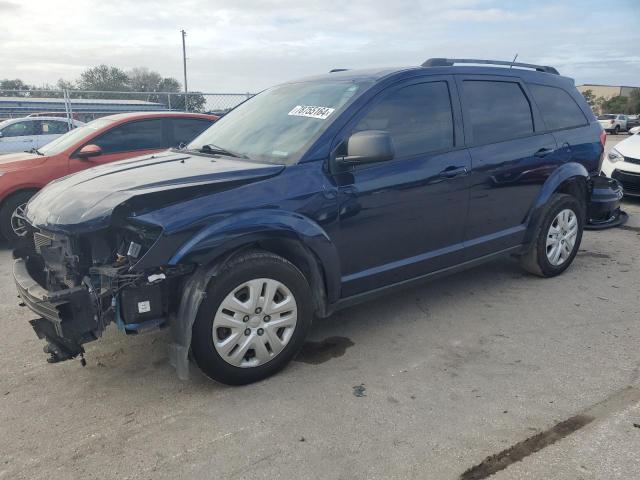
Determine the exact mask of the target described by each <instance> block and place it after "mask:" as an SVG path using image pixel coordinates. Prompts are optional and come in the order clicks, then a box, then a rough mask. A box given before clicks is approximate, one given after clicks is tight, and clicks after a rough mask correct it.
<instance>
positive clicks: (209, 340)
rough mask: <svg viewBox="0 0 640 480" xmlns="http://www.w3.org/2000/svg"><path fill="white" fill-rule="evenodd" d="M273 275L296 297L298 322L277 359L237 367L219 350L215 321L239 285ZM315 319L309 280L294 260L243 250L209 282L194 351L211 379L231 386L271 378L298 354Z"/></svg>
mask: <svg viewBox="0 0 640 480" xmlns="http://www.w3.org/2000/svg"><path fill="white" fill-rule="evenodd" d="M258 278H269V279H273V280H276V281H278V282H281V283H282V284H283V285H285V286H286V287H287V288H288V289H289V290H290V292H291V293H292V295H293V296H294V298H295V301H296V305H297V322H296V325H295V329H294V331H293V333H292V336H291V338H290V340H289V341H288V343H287V345H286V346H285V347H284V349H283V350H282V351H281V352H280V353H279V354H277V355H276V356H275V357H274V358H272V359H271V360H269V361H268V362H266V363H263V364H262V365H259V366H255V367H248V368H243V367H237V366H234V365H231V364H230V363H227V361H226V360H224V359H223V358H222V357H221V356H220V354H219V353H218V352H217V351H216V348H215V346H214V341H213V321H214V316H215V315H216V312H217V311H218V308H219V307H220V304H221V303H222V302H223V300H224V299H225V297H226V296H227V295H228V294H229V293H231V292H232V291H233V290H234V289H235V288H237V287H238V286H239V285H242V284H243V283H244V282H248V281H249V280H252V279H258ZM312 318H313V309H312V298H311V289H310V287H309V282H308V281H307V279H306V278H305V276H304V275H303V274H302V272H301V271H300V270H298V269H297V268H296V267H295V266H294V265H293V264H292V263H290V262H289V261H287V260H286V259H284V258H282V257H280V256H278V255H275V254H273V253H270V252H266V251H250V252H246V253H241V254H239V255H238V256H236V257H234V258H233V259H231V260H230V261H229V262H228V263H227V264H226V265H225V266H224V267H223V268H222V270H221V271H220V273H219V274H218V275H217V276H216V277H215V278H214V279H213V280H212V281H211V282H210V283H209V286H208V287H207V294H206V297H205V299H204V300H203V301H202V304H201V305H200V309H199V310H198V314H197V316H196V320H195V323H194V325H193V337H192V340H191V353H192V355H193V358H194V360H195V362H196V363H197V364H198V366H199V367H200V369H201V370H202V371H203V372H204V373H205V374H206V375H207V376H208V377H209V378H211V379H213V380H216V381H218V382H220V383H224V384H227V385H244V384H248V383H252V382H256V381H259V380H262V379H264V378H267V377H269V376H271V375H273V374H275V373H277V372H278V371H280V370H282V369H283V368H284V367H285V366H286V365H287V364H288V363H289V362H290V361H291V360H292V359H293V358H294V356H295V355H296V354H297V353H298V351H299V350H300V348H301V347H302V345H303V344H304V341H305V339H306V336H307V333H308V331H309V328H310V326H311V322H312Z"/></svg>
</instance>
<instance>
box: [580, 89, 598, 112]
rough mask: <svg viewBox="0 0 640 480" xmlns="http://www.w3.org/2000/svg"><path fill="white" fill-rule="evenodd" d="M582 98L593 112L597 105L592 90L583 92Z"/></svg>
mask: <svg viewBox="0 0 640 480" xmlns="http://www.w3.org/2000/svg"><path fill="white" fill-rule="evenodd" d="M582 96H583V97H584V99H585V100H586V101H587V103H588V104H589V106H590V107H591V109H592V110H593V109H594V108H595V107H596V105H597V103H596V96H595V95H594V93H593V90H585V91H584V92H582Z"/></svg>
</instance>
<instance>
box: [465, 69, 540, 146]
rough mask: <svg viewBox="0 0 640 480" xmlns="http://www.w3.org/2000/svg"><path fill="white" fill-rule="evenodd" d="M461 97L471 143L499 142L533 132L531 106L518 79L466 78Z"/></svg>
mask: <svg viewBox="0 0 640 480" xmlns="http://www.w3.org/2000/svg"><path fill="white" fill-rule="evenodd" d="M463 98H464V102H465V105H466V109H467V113H468V115H469V119H468V120H469V122H470V123H471V131H472V133H473V140H474V143H476V144H484V143H493V142H500V141H503V140H509V139H511V138H516V137H521V136H524V135H528V134H531V133H533V118H532V117H531V106H530V105H529V102H528V101H527V98H526V97H525V95H524V92H523V91H522V89H521V88H520V85H518V84H517V83H513V82H491V81H477V80H466V81H465V82H464V88H463Z"/></svg>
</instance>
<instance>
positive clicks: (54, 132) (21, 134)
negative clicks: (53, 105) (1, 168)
mask: <svg viewBox="0 0 640 480" xmlns="http://www.w3.org/2000/svg"><path fill="white" fill-rule="evenodd" d="M72 124H73V126H74V127H79V126H80V125H84V123H82V122H79V121H77V120H72ZM68 131H69V123H68V122H67V119H66V118H62V117H24V118H11V119H9V120H5V121H4V122H0V154H2V153H13V152H26V151H29V150H32V149H34V148H36V149H37V148H40V147H42V146H44V145H46V144H47V143H49V142H50V141H51V140H53V139H55V138H58V137H59V136H60V135H63V134H65V133H67V132H68Z"/></svg>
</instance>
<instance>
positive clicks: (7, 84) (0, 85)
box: [0, 78, 33, 97]
mask: <svg viewBox="0 0 640 480" xmlns="http://www.w3.org/2000/svg"><path fill="white" fill-rule="evenodd" d="M31 88H33V86H31V85H28V84H26V83H25V82H23V81H22V80H20V79H19V78H15V79H13V80H9V79H8V78H5V79H4V80H0V95H1V96H3V97H16V96H25V95H27V94H25V93H16V92H7V91H6V90H29V89H31Z"/></svg>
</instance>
